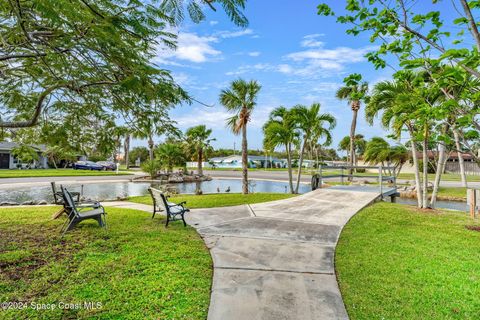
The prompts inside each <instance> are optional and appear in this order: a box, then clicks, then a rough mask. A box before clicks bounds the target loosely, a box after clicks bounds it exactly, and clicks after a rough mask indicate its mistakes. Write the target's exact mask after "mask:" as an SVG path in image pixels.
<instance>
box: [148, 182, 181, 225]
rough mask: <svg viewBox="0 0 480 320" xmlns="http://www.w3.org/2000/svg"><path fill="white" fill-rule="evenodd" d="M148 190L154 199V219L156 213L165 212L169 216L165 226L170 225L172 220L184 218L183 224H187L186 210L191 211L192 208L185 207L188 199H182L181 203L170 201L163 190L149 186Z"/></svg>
mask: <svg viewBox="0 0 480 320" xmlns="http://www.w3.org/2000/svg"><path fill="white" fill-rule="evenodd" d="M148 191H149V192H150V195H151V196H152V200H153V215H152V219H153V218H154V217H155V213H157V212H165V214H166V216H167V222H166V224H165V227H168V223H169V222H170V221H177V220H182V221H183V225H184V226H187V223H186V222H185V217H184V215H185V213H186V212H190V210H189V209H187V208H185V207H184V204H186V201H182V202H180V203H173V202H169V201H168V197H167V196H165V194H163V192H162V191H160V190H158V189H155V188H148Z"/></svg>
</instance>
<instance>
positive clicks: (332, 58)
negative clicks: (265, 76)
mask: <svg viewBox="0 0 480 320" xmlns="http://www.w3.org/2000/svg"><path fill="white" fill-rule="evenodd" d="M374 49H375V48H374V47H372V46H368V47H363V48H350V47H338V48H334V49H326V48H323V47H319V48H315V49H308V50H303V51H298V52H293V53H290V54H288V55H286V56H285V57H284V58H285V59H286V60H290V61H291V62H292V63H293V64H294V65H293V66H292V65H288V64H285V65H280V66H279V69H278V71H280V72H282V73H286V74H294V75H299V76H314V75H320V74H321V73H322V72H324V73H328V72H330V73H331V72H340V71H343V70H344V69H345V66H346V65H347V64H351V63H358V62H363V61H365V60H366V59H365V57H364V56H365V54H366V53H368V52H370V51H372V50H374Z"/></svg>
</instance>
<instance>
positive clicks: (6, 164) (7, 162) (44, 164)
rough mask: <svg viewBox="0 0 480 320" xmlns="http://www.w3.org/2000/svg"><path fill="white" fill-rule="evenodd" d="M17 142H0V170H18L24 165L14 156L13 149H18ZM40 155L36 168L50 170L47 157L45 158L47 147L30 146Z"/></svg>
mask: <svg viewBox="0 0 480 320" xmlns="http://www.w3.org/2000/svg"><path fill="white" fill-rule="evenodd" d="M17 146H18V144H17V143H15V142H0V169H17V168H19V167H21V166H22V163H21V162H20V161H19V160H18V159H17V158H15V157H14V156H13V155H12V149H13V148H15V147H17ZM30 147H32V148H33V149H35V150H36V151H37V153H38V161H37V162H36V166H37V167H40V168H48V161H47V157H45V156H44V152H45V150H46V147H45V145H41V144H38V145H30Z"/></svg>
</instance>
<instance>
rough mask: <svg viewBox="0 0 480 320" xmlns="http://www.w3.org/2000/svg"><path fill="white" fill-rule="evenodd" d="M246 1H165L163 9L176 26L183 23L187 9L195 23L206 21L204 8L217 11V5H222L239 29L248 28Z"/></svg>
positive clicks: (162, 3)
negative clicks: (244, 12)
mask: <svg viewBox="0 0 480 320" xmlns="http://www.w3.org/2000/svg"><path fill="white" fill-rule="evenodd" d="M246 2H247V1H246V0H215V1H213V0H203V1H198V0H163V1H162V2H161V6H162V9H164V10H165V12H166V13H167V14H168V15H169V16H170V17H172V18H173V20H174V21H173V22H175V23H176V24H179V23H181V22H182V21H183V20H184V17H185V9H186V10H187V13H188V15H189V16H190V19H192V21H193V22H195V23H199V22H201V21H203V20H205V13H204V8H206V7H209V8H210V9H212V10H213V11H217V9H216V7H215V4H220V5H221V6H222V7H223V10H224V11H225V13H226V14H227V16H228V17H229V18H230V20H231V21H232V22H233V23H234V24H235V25H237V26H239V27H247V26H248V20H247V18H246V17H245V15H244V14H243V12H242V11H243V10H244V9H245V4H246Z"/></svg>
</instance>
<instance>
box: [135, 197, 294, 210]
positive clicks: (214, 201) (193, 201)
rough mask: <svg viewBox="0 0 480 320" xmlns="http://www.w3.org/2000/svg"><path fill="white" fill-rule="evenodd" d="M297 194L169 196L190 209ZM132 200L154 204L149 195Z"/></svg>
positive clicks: (278, 198) (273, 198)
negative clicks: (184, 202)
mask: <svg viewBox="0 0 480 320" xmlns="http://www.w3.org/2000/svg"><path fill="white" fill-rule="evenodd" d="M293 196H295V195H293V194H288V193H250V194H241V193H228V194H225V193H222V194H205V195H199V196H197V195H177V196H172V197H171V198H169V200H170V201H171V202H175V203H178V202H182V201H187V204H186V206H187V207H188V208H190V209H195V208H214V207H228V206H236V205H241V204H253V203H259V202H267V201H275V200H281V199H286V198H290V197H293ZM128 200H129V201H132V202H137V203H143V204H152V198H151V197H150V196H149V195H148V196H139V197H130V198H129V199H128Z"/></svg>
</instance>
